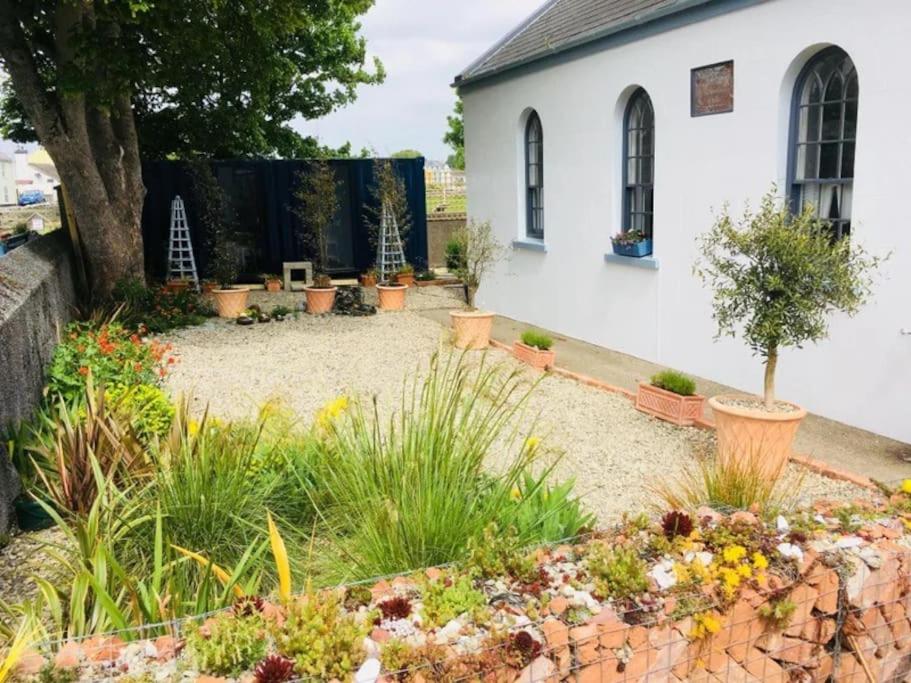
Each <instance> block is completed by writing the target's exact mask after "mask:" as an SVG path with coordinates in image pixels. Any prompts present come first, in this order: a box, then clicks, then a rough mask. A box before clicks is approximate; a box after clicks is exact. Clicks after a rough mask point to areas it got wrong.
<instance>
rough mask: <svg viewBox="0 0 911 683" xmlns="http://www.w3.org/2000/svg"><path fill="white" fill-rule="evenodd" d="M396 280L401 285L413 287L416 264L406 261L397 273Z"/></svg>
mask: <svg viewBox="0 0 911 683" xmlns="http://www.w3.org/2000/svg"><path fill="white" fill-rule="evenodd" d="M395 281H396V282H398V283H399V284H400V285H405V286H406V287H411V286H412V285H413V284H414V266H412V265H411V264H410V263H406V264H405V265H404V266H402V267H401V268H399V270H398V272H397V273H396V274H395Z"/></svg>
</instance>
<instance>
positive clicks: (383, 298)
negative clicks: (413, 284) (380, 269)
mask: <svg viewBox="0 0 911 683" xmlns="http://www.w3.org/2000/svg"><path fill="white" fill-rule="evenodd" d="M407 289H408V287H401V286H400V287H391V286H389V285H377V286H376V298H377V301H378V303H379V307H380V310H383V311H401V310H404V308H405V290H407Z"/></svg>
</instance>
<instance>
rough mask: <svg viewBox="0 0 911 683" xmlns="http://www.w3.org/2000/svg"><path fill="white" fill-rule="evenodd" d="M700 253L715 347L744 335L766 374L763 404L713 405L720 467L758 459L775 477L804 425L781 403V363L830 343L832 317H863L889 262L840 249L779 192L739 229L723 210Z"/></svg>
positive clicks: (727, 399) (826, 230) (807, 212)
mask: <svg viewBox="0 0 911 683" xmlns="http://www.w3.org/2000/svg"><path fill="white" fill-rule="evenodd" d="M699 250H700V254H701V256H700V258H699V260H698V262H697V263H696V267H695V273H696V275H697V276H699V277H700V278H701V279H702V280H703V282H705V283H706V284H707V285H709V287H711V289H712V290H713V302H712V303H713V316H714V319H715V322H716V324H717V326H718V332H717V335H716V337H720V336H722V335H725V336H737V335H738V334H739V335H740V336H742V337H743V339H744V341H746V343H747V345H748V346H749V347H750V349H751V350H752V351H753V354H754V355H757V356H759V357H760V358H762V360H763V363H764V365H765V382H764V393H763V396H761V397H760V396H737V395H722V396H715V397H714V398H711V399H709V405H710V406H711V407H712V410H713V412H714V414H715V422H716V425H717V433H718V454H719V457H720V458H721V460H722V462H723V463H724V462H728V463H738V464H746V463H745V461H746V460H747V459H753V458H760V459H761V463H760V464H761V469H762V471H763V473H764V474H765V475H766V476H768V477H771V478H774V477H777V476H778V475H779V474H780V473H781V470H782V469H783V467H784V466H785V464H786V463H787V461H788V458H789V457H790V453H791V444H792V442H793V439H794V436H795V434H796V433H797V429H798V427H799V426H800V422H801V420H802V419H803V418H804V416H805V415H806V410H804V409H803V408H801V407H800V406H798V405H796V404H794V403H788V402H786V401H781V400H778V399H777V398H776V396H775V371H776V368H777V366H778V357H779V353H780V352H781V350H782V349H783V348H787V347H796V348H801V347H802V346H803V345H805V344H807V343H815V342H818V341H821V340H823V339H825V338H826V336H827V335H828V328H829V325H828V317H829V315H830V314H831V313H833V312H836V311H839V312H842V313H845V314H847V315H849V316H853V315H854V314H855V313H857V312H858V310H859V309H860V308H861V306H862V305H863V304H864V302H865V301H866V300H867V298H868V297H869V294H870V291H871V285H872V273H873V271H874V270H875V269H876V268H877V266H878V265H879V264H880V263H881V261H882V259H881V258H878V257H873V256H870V255H869V254H868V253H867V252H866V251H865V250H864V249H863V248H862V247H861V246H860V245H858V244H856V243H853V242H851V241H850V240H848V239H847V238H845V239H839V240H836V239H833V235H832V231H831V228H830V225H829V223H828V222H827V221H825V220H823V219H819V218H816V216H815V213H814V211H813V208H812V207H811V206H807V207H805V208H804V210H803V211H802V212H801V213H800V214H797V215H794V214H792V213H791V212H790V211H789V209H788V207H787V205H786V204H784V203H783V202H780V201H779V200H778V199H777V198H776V190H775V188H774V187H773V188H772V190H771V191H770V192H769V193H767V194H766V195H765V196H764V197H763V198H762V201H761V202H760V205H759V210H758V211H757V212H756V213H752V212H751V211H750V210H749V209H747V210H746V211H745V212H744V215H743V217H742V218H741V219H740V221H739V222H738V221H735V220H734V219H732V218H731V216H730V215H729V213H728V210H727V208H725V209H724V210H723V211H722V212H721V215H720V216H719V217H718V218H717V220H716V221H715V225H714V226H713V227H712V229H711V230H709V231H708V232H707V233H706V234H704V235H703V236H702V237H701V238H700V242H699Z"/></svg>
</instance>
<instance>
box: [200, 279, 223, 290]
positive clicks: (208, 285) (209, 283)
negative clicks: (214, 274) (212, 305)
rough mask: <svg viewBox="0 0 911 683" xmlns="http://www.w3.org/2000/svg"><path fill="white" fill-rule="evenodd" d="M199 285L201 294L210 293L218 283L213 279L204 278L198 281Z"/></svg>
mask: <svg viewBox="0 0 911 683" xmlns="http://www.w3.org/2000/svg"><path fill="white" fill-rule="evenodd" d="M199 287H200V289H202V293H203V294H211V293H212V291H213V290H214V289H216V288H217V287H218V283H217V282H216V281H215V280H211V279H206V280H203V281H202V282H200V283H199Z"/></svg>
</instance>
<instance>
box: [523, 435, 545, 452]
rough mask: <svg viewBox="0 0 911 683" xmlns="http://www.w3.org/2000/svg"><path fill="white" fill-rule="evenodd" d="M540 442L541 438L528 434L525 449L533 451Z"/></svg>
mask: <svg viewBox="0 0 911 683" xmlns="http://www.w3.org/2000/svg"><path fill="white" fill-rule="evenodd" d="M540 443H541V439H540V438H538V437H537V436H534V435H532V436H529V437H528V438H527V439H525V450H527V451H533V450H535V449H536V448H537V447H538V445H539V444H540Z"/></svg>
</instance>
